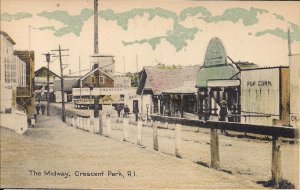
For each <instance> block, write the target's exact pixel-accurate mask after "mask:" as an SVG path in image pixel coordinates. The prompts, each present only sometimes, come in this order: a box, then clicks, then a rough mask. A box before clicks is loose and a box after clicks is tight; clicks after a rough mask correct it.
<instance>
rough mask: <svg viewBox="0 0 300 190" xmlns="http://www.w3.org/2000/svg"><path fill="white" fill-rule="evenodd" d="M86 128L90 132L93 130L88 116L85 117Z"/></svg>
mask: <svg viewBox="0 0 300 190" xmlns="http://www.w3.org/2000/svg"><path fill="white" fill-rule="evenodd" d="M86 128H87V130H88V131H89V132H90V133H92V132H93V129H92V128H91V119H90V118H89V117H88V118H86Z"/></svg>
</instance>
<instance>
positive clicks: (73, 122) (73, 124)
mask: <svg viewBox="0 0 300 190" xmlns="http://www.w3.org/2000/svg"><path fill="white" fill-rule="evenodd" d="M72 126H73V127H75V118H74V116H73V117H72Z"/></svg>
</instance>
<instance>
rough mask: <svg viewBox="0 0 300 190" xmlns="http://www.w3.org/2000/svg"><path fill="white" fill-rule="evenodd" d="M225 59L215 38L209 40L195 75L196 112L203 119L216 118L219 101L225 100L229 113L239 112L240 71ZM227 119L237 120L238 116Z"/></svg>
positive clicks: (221, 47) (218, 41)
mask: <svg viewBox="0 0 300 190" xmlns="http://www.w3.org/2000/svg"><path fill="white" fill-rule="evenodd" d="M239 72H240V71H239V69H238V68H237V67H236V65H234V64H230V63H228V62H227V54H226V51H225V48H224V46H223V44H222V42H221V41H220V39H218V38H213V39H211V40H210V42H209V44H208V46H207V50H206V53H205V59H204V64H203V66H202V67H201V69H200V70H199V72H198V75H197V78H196V87H197V88H198V92H197V101H198V115H199V118H200V119H203V120H208V119H211V120H218V115H219V111H220V105H221V101H222V100H223V101H225V102H226V106H227V108H228V112H229V113H230V115H239V114H240V74H239ZM229 121H239V118H238V117H232V118H229Z"/></svg>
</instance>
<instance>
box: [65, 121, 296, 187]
mask: <svg viewBox="0 0 300 190" xmlns="http://www.w3.org/2000/svg"><path fill="white" fill-rule="evenodd" d="M118 121H119V119H118V120H117V122H118ZM66 122H67V123H68V124H69V125H72V126H73V127H76V128H79V129H82V130H85V131H88V132H91V133H97V134H100V135H103V136H106V137H110V135H111V118H110V117H106V116H104V115H100V118H93V117H90V116H84V115H74V116H71V117H70V116H69V117H67V120H66ZM121 122H122V123H123V139H122V140H123V141H128V126H129V118H123V119H121ZM136 124H137V127H136V135H137V136H136V139H137V142H136V143H137V145H140V146H143V139H142V136H143V135H142V134H143V127H142V126H143V123H142V121H141V120H139V121H138V122H137V123H136ZM148 125H149V126H150V127H151V128H152V130H153V149H154V150H156V151H158V150H159V144H158V127H163V126H166V125H175V156H176V157H179V158H181V157H182V150H181V129H182V125H187V126H191V127H199V128H207V129H210V133H211V142H210V147H211V148H210V150H211V167H212V168H214V169H219V168H220V154H219V137H218V132H217V130H218V129H221V130H227V131H236V132H244V133H252V134H260V135H268V136H272V167H271V172H272V178H271V180H273V182H274V183H275V187H278V185H279V182H280V180H281V178H282V176H281V175H282V174H281V150H280V144H281V143H280V141H281V139H280V138H282V137H284V138H292V139H295V138H298V134H299V130H298V129H295V128H291V127H278V126H263V125H250V124H242V123H231V122H218V121H202V120H191V119H185V118H176V117H167V116H160V115H151V120H150V122H149V123H148Z"/></svg>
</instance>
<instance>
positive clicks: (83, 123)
mask: <svg viewBox="0 0 300 190" xmlns="http://www.w3.org/2000/svg"><path fill="white" fill-rule="evenodd" d="M82 127H83V129H84V130H85V131H86V130H87V128H86V118H85V117H83V118H82Z"/></svg>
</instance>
